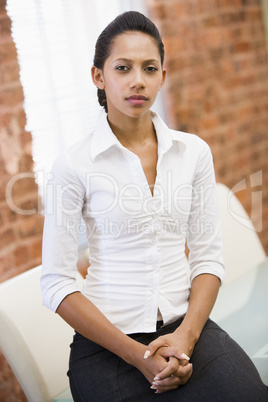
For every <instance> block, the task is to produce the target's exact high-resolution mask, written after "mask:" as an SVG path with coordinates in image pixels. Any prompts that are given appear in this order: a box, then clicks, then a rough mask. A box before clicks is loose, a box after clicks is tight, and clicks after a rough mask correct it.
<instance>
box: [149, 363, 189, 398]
mask: <svg viewBox="0 0 268 402" xmlns="http://www.w3.org/2000/svg"><path fill="white" fill-rule="evenodd" d="M189 366H190V367H189V368H190V370H189V371H187V372H186V374H185V375H184V376H182V377H177V376H176V375H174V376H171V377H169V378H166V379H164V380H157V381H154V382H153V384H152V387H151V388H152V389H155V390H158V393H162V392H166V391H170V390H171V389H177V388H179V386H180V385H184V384H186V383H187V382H188V381H189V379H190V378H191V375H192V373H193V370H192V365H191V364H189Z"/></svg>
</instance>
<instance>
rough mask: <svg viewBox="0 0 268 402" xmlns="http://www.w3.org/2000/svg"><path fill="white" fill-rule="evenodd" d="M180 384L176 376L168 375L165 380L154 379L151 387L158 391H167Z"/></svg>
mask: <svg viewBox="0 0 268 402" xmlns="http://www.w3.org/2000/svg"><path fill="white" fill-rule="evenodd" d="M179 386H180V380H179V378H178V377H169V378H166V379H165V380H160V381H154V382H153V384H152V386H151V388H152V389H154V390H157V391H159V393H160V392H167V391H170V390H172V389H177V388H179Z"/></svg>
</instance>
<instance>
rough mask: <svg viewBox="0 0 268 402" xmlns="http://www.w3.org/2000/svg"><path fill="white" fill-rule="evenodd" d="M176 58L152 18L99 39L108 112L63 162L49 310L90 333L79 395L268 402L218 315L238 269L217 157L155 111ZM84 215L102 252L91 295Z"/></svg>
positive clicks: (47, 284) (98, 69)
mask: <svg viewBox="0 0 268 402" xmlns="http://www.w3.org/2000/svg"><path fill="white" fill-rule="evenodd" d="M163 60H164V46H163V43H162V41H161V38H160V35H159V32H158V30H157V29H156V27H155V26H154V24H153V23H152V22H151V21H150V20H149V19H147V18H146V17H145V16H143V15H142V14H140V13H137V12H127V13H124V14H122V15H120V16H118V17H117V18H116V19H115V20H114V21H112V22H111V23H110V24H109V25H108V26H107V28H106V29H105V30H104V31H103V32H102V33H101V35H100V36H99V38H98V41H97V43H96V51H95V58H94V66H93V67H92V79H93V82H94V84H95V85H96V87H97V88H98V97H99V102H100V104H101V105H102V106H104V108H105V113H103V115H102V117H101V119H100V121H99V122H98V125H97V126H96V128H95V129H94V130H93V132H92V133H91V134H90V135H89V136H88V138H86V139H85V140H83V141H80V142H78V143H77V144H76V146H74V147H73V148H72V149H71V150H69V151H68V152H65V153H64V154H63V155H62V156H60V157H59V158H58V159H57V160H56V162H55V164H54V167H53V177H54V179H53V186H52V183H50V187H51V188H52V189H53V193H54V208H53V209H52V205H51V203H50V208H49V210H47V212H46V218H45V228H44V247H43V273H42V278H41V285H42V289H43V296H44V304H45V305H47V306H48V307H49V308H51V309H52V310H53V311H56V312H57V313H58V314H59V315H60V316H61V317H62V318H63V319H64V320H66V321H67V322H68V323H69V324H70V325H71V326H72V327H73V328H74V329H75V331H76V332H75V335H74V340H73V343H72V345H71V355H70V367H69V372H68V375H69V378H70V386H71V390H72V394H73V397H74V400H75V401H98V402H100V401H101V402H102V401H113V402H115V401H136V400H139V401H154V400H159V401H175V400H180V401H194V400H200V401H203V400H206V401H209V400H211V401H217V400H219V401H242V400H243V401H247V400H248V401H249V400H250V401H253V400H256V401H262V400H263V401H264V400H267V399H266V398H267V389H266V387H265V386H264V385H263V384H262V382H261V380H260V378H259V375H258V373H257V371H256V370H255V367H254V366H253V365H252V363H251V361H250V360H249V358H248V357H247V356H246V355H245V354H244V352H243V351H242V350H241V349H240V348H239V347H238V346H237V345H236V344H235V343H234V342H233V341H232V340H231V339H230V338H229V337H228V335H227V334H226V333H225V332H224V331H222V330H221V329H220V328H219V327H218V326H217V325H216V324H215V323H213V322H212V321H211V320H209V318H208V317H209V314H210V312H211V310H212V307H213V305H214V303H215V300H216V297H217V293H218V290H219V286H220V283H221V281H222V280H223V277H224V266H223V262H222V256H221V239H220V221H219V212H218V207H217V201H216V191H215V177H214V170H213V163H212V157H211V152H210V150H209V147H208V146H207V145H206V144H205V143H204V142H203V141H202V140H201V139H199V138H198V137H197V136H194V135H190V134H186V133H181V132H175V131H173V130H170V129H168V128H167V127H166V125H165V124H164V123H163V121H162V120H161V119H160V118H159V117H158V116H157V115H156V114H155V113H153V112H151V111H150V108H151V106H152V105H153V103H154V101H155V98H156V96H157V93H158V91H159V90H160V89H161V87H162V86H163V85H164V82H165V78H166V71H165V70H164V69H163ZM81 217H83V219H84V221H85V224H86V229H87V237H88V241H89V247H90V255H91V260H90V268H89V269H88V275H87V278H86V279H85V281H84V285H83V289H82V291H81V292H80V291H79V289H78V288H77V286H76V283H75V276H76V262H77V241H78V233H79V229H80V221H81ZM186 233H187V243H188V247H189V249H190V255H189V262H190V273H189V278H188V272H187V265H186V264H185V240H186ZM189 358H191V360H190V361H189ZM155 393H156V394H157V395H155ZM254 398H255V399H254Z"/></svg>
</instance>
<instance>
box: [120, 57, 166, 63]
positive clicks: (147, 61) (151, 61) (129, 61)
mask: <svg viewBox="0 0 268 402" xmlns="http://www.w3.org/2000/svg"><path fill="white" fill-rule="evenodd" d="M117 61H124V62H126V63H132V61H133V60H131V59H126V58H125V57H122V58H121V57H120V58H119V59H116V60H114V63H116V62H117ZM153 62H156V63H158V64H160V62H159V61H158V60H156V59H149V60H144V61H143V63H144V64H146V63H153Z"/></svg>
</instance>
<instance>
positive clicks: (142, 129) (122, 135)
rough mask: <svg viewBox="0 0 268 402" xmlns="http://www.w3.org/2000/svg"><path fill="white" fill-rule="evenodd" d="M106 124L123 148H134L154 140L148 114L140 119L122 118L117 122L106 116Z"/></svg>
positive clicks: (152, 127)
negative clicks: (107, 123)
mask: <svg viewBox="0 0 268 402" xmlns="http://www.w3.org/2000/svg"><path fill="white" fill-rule="evenodd" d="M108 122H109V124H110V127H111V129H112V131H113V133H114V134H115V136H116V137H117V138H118V140H119V141H120V142H121V144H122V145H123V146H126V147H135V146H137V145H142V144H144V143H145V142H147V141H148V140H155V138H156V136H155V131H154V126H153V123H152V120H151V118H150V113H149V112H148V113H147V114H146V115H145V116H142V117H141V118H129V117H127V116H124V117H123V118H121V119H118V120H117V121H115V120H113V119H112V118H111V119H110V116H109V114H108Z"/></svg>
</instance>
